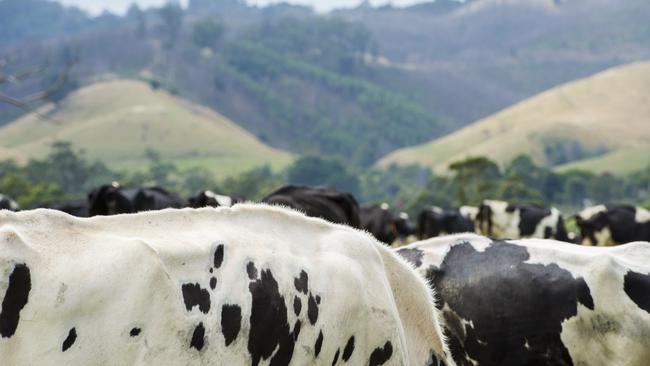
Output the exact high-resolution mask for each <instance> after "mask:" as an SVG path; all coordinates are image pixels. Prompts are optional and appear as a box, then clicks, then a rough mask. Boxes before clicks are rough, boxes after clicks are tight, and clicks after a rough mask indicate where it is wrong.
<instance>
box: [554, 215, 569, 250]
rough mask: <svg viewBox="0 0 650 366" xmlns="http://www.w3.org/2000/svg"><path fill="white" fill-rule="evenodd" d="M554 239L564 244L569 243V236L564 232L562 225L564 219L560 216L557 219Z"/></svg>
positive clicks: (564, 228)
mask: <svg viewBox="0 0 650 366" xmlns="http://www.w3.org/2000/svg"><path fill="white" fill-rule="evenodd" d="M555 239H556V240H559V241H564V242H567V243H568V242H570V241H571V239H569V234H568V233H567V231H566V226H565V225H564V218H563V217H562V214H560V215H559V216H558V217H557V230H556V231H555Z"/></svg>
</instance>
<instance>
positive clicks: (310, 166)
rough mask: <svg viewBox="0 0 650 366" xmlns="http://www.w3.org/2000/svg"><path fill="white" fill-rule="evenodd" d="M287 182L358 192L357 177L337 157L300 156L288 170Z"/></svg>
mask: <svg viewBox="0 0 650 366" xmlns="http://www.w3.org/2000/svg"><path fill="white" fill-rule="evenodd" d="M287 174H288V180H289V183H293V184H305V185H312V186H319V185H325V186H331V187H334V188H336V189H337V190H340V191H346V192H351V193H353V194H355V195H356V194H359V179H358V178H357V176H356V175H355V174H354V173H352V172H351V171H350V170H349V169H348V168H347V167H346V165H345V164H344V163H343V162H342V161H341V160H339V159H335V158H320V157H316V156H307V157H302V158H300V159H298V160H296V161H295V162H294V163H293V165H292V166H291V167H289V169H288V171H287Z"/></svg>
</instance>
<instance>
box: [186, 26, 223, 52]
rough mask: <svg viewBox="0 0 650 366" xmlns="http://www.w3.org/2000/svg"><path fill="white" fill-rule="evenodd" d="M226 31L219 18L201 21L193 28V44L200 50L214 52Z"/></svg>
mask: <svg viewBox="0 0 650 366" xmlns="http://www.w3.org/2000/svg"><path fill="white" fill-rule="evenodd" d="M224 31H225V27H224V25H223V22H222V21H220V20H219V19H217V18H207V19H203V20H200V21H198V22H196V23H194V25H193V26H192V42H194V44H195V45H197V46H198V47H200V48H210V49H213V50H214V48H215V47H216V45H217V42H219V40H220V39H221V36H222V35H223V32H224Z"/></svg>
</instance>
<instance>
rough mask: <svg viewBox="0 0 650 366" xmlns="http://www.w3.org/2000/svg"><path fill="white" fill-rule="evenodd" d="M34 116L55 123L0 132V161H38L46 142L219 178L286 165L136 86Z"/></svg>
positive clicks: (116, 87) (227, 125)
mask: <svg viewBox="0 0 650 366" xmlns="http://www.w3.org/2000/svg"><path fill="white" fill-rule="evenodd" d="M41 111H42V113H49V114H50V115H51V117H52V118H53V119H54V120H55V121H54V122H52V121H44V120H42V119H38V118H36V117H35V116H33V115H32V116H25V117H22V118H20V119H18V120H16V121H14V122H12V123H10V124H8V125H7V126H5V127H3V128H2V129H0V159H3V158H15V159H17V160H19V161H25V160H26V159H29V158H39V157H43V156H45V155H46V154H47V152H48V150H49V145H50V143H51V142H53V141H57V140H61V141H70V142H71V143H72V144H73V145H74V146H75V147H76V148H80V149H83V150H84V151H85V152H86V154H87V156H88V157H89V158H91V159H100V160H102V161H104V162H106V163H107V164H109V166H112V167H114V168H123V169H124V168H125V169H134V168H138V167H141V166H142V165H143V164H144V163H145V162H146V160H145V158H144V153H145V151H146V150H147V149H148V148H151V149H154V150H156V151H158V152H159V153H160V154H161V156H162V157H163V158H165V159H170V160H172V161H175V162H177V163H178V164H179V166H181V167H192V166H203V167H205V168H207V169H209V170H211V171H213V172H214V173H215V174H216V175H218V176H227V175H232V174H235V173H238V172H241V171H242V170H246V169H249V168H252V167H255V166H259V165H262V164H270V165H271V166H273V167H281V166H284V165H286V164H288V163H289V162H290V160H291V156H290V155H289V154H287V153H285V152H282V151H279V150H275V149H272V148H270V147H268V146H266V145H264V144H263V143H262V142H260V141H259V140H258V139H257V138H256V137H255V136H253V135H252V134H250V133H248V132H247V131H245V130H243V129H242V128H240V127H239V126H237V125H236V124H235V123H233V122H232V121H229V120H228V119H226V118H225V117H223V116H221V115H219V114H217V113H215V112H213V111H211V110H208V109H206V108H203V107H200V106H197V105H195V104H192V103H189V102H187V101H184V100H182V99H180V98H177V97H174V96H171V95H169V94H168V93H166V92H164V91H154V90H152V89H151V88H150V87H149V86H148V85H147V84H146V83H143V82H139V81H133V80H112V81H105V82H100V83H96V84H93V85H90V86H88V87H85V88H82V89H80V90H79V91H77V92H75V93H73V94H72V95H70V96H69V97H68V98H67V99H65V100H64V101H63V103H62V104H61V106H60V108H58V109H54V107H52V106H46V107H44V108H43V109H42V110H41Z"/></svg>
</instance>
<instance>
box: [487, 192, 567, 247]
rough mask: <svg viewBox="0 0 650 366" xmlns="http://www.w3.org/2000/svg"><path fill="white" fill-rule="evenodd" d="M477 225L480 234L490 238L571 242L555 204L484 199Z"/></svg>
mask: <svg viewBox="0 0 650 366" xmlns="http://www.w3.org/2000/svg"><path fill="white" fill-rule="evenodd" d="M476 226H477V232H478V233H479V234H482V235H485V236H489V237H493V238H502V239H503V238H508V239H520V238H543V239H550V238H553V239H557V240H560V241H565V242H568V241H570V239H569V236H568V234H567V231H566V228H565V226H564V218H563V217H562V213H560V211H559V210H558V209H557V208H555V207H551V208H547V207H543V206H539V205H533V204H528V205H514V204H509V203H508V202H504V201H495V200H485V201H483V202H482V203H481V205H480V206H479V208H478V213H477V215H476Z"/></svg>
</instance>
